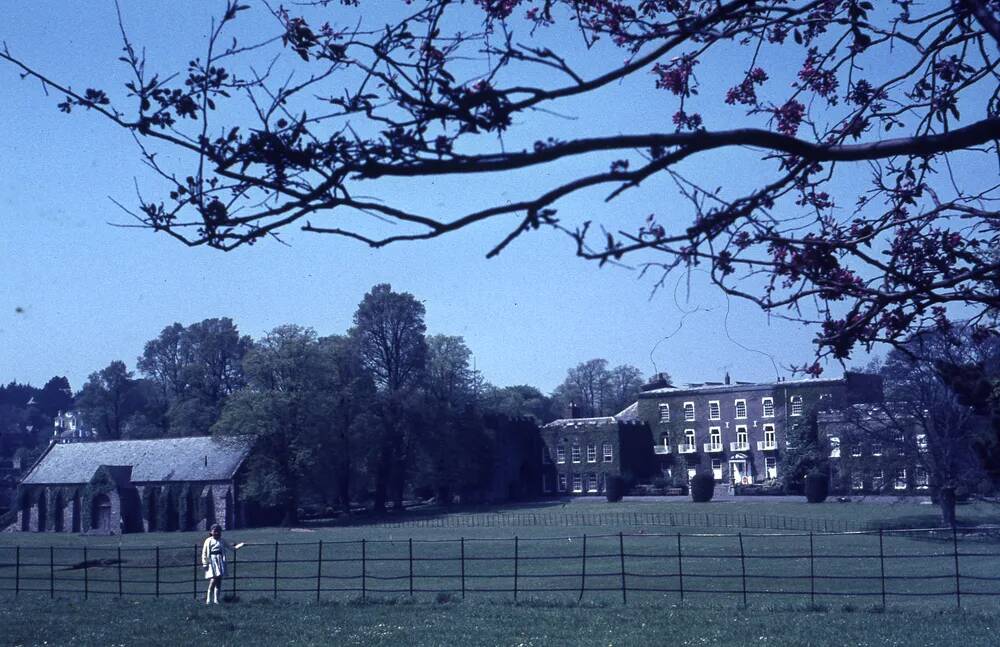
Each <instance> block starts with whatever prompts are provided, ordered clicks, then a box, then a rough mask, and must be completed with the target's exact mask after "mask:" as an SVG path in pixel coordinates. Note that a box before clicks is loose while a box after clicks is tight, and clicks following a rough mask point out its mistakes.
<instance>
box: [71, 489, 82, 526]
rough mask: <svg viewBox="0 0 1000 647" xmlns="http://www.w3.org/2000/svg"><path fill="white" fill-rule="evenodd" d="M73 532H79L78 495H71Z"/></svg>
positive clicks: (75, 493) (76, 493)
mask: <svg viewBox="0 0 1000 647" xmlns="http://www.w3.org/2000/svg"><path fill="white" fill-rule="evenodd" d="M72 524H73V532H80V530H81V529H80V493H79V492H74V493H73V519H72Z"/></svg>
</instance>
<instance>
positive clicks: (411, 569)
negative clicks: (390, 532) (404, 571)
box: [409, 537, 413, 598]
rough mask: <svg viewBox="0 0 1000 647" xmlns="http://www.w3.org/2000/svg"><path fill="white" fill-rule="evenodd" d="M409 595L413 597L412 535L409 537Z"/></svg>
mask: <svg viewBox="0 0 1000 647" xmlns="http://www.w3.org/2000/svg"><path fill="white" fill-rule="evenodd" d="M409 544H410V597H411V598H412V597H413V537H410V541H409Z"/></svg>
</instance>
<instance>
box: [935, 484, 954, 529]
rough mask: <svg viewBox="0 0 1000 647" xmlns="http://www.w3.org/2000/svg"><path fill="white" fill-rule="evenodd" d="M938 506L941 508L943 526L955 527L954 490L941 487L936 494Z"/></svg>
mask: <svg viewBox="0 0 1000 647" xmlns="http://www.w3.org/2000/svg"><path fill="white" fill-rule="evenodd" d="M938 506H939V507H940V508H941V522H942V523H943V524H944V525H945V526H954V525H955V488H953V487H943V488H941V490H940V491H939V492H938Z"/></svg>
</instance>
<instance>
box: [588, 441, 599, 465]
mask: <svg viewBox="0 0 1000 647" xmlns="http://www.w3.org/2000/svg"><path fill="white" fill-rule="evenodd" d="M587 462H588V463H596V462H597V443H587Z"/></svg>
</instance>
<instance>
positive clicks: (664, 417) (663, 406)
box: [659, 402, 670, 422]
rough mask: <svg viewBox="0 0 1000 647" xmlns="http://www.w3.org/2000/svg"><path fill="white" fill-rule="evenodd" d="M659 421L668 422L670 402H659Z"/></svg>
mask: <svg viewBox="0 0 1000 647" xmlns="http://www.w3.org/2000/svg"><path fill="white" fill-rule="evenodd" d="M659 413H660V422H670V403H669V402H661V403H660V404H659Z"/></svg>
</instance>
